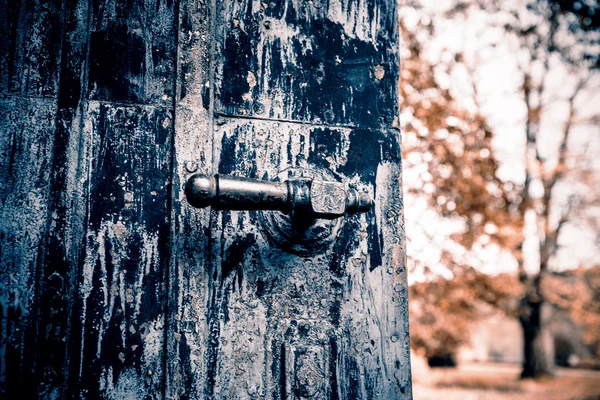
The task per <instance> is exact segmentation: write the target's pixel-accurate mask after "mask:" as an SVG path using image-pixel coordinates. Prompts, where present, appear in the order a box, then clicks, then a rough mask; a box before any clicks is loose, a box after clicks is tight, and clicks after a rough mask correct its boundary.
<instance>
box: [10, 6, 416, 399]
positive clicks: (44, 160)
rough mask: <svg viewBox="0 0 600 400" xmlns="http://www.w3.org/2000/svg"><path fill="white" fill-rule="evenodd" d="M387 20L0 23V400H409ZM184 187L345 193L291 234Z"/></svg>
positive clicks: (21, 13) (306, 14)
mask: <svg viewBox="0 0 600 400" xmlns="http://www.w3.org/2000/svg"><path fill="white" fill-rule="evenodd" d="M397 34H398V32H397V29H396V11H395V2H394V1H390V0H298V1H296V0H288V1H283V0H282V1H270V2H268V1H249V0H224V1H209V0H206V1H205V0H179V1H177V0H0V35H1V37H0V213H1V214H0V246H1V247H0V301H1V307H0V322H1V324H0V398H7V399H13V398H14V399H16V398H19V399H20V398H42V399H44V398H50V399H55V398H86V399H96V398H114V399H122V398H131V399H154V398H156V399H159V398H167V399H211V398H215V399H256V398H260V399H303V398H313V399H375V398H379V399H404V398H411V386H410V363H409V341H408V325H407V287H406V270H405V266H404V254H405V253H404V244H405V242H404V233H403V231H404V225H403V216H402V215H403V207H402V193H401V180H400V172H401V167H400V161H401V154H400V138H399V130H398V109H397V105H398V102H397V89H396V84H397V79H398V71H399V65H398V63H399V61H398V54H397V50H398V43H397V39H398V38H397ZM192 173H204V174H215V173H219V174H225V175H233V176H238V177H247V178H258V179H264V180H271V181H278V180H279V181H281V180H285V179H288V178H298V177H308V178H316V179H322V180H327V181H334V182H341V183H344V184H349V185H350V186H352V187H354V188H356V189H357V190H359V191H364V192H367V193H368V194H369V195H370V196H372V198H373V199H374V200H375V202H374V207H373V209H372V210H371V211H369V212H367V213H364V214H356V215H351V216H346V217H343V218H337V219H333V220H325V219H320V220H317V221H316V222H315V223H314V224H313V225H311V226H309V227H308V228H305V229H303V228H300V227H299V226H297V225H295V224H294V223H293V222H292V220H291V219H290V218H289V217H288V216H286V215H284V214H282V213H280V212H278V211H228V210H223V211H216V210H211V209H195V208H193V207H191V206H190V205H189V204H188V203H187V201H186V200H185V196H184V192H183V185H184V184H185V182H186V180H187V179H188V178H189V176H190V175H192Z"/></svg>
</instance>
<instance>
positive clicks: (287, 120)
mask: <svg viewBox="0 0 600 400" xmlns="http://www.w3.org/2000/svg"><path fill="white" fill-rule="evenodd" d="M214 115H215V117H221V118H234V119H245V120H249V121H265V122H282V123H286V124H294V125H305V126H313V127H319V128H323V127H331V128H341V129H365V130H374V131H377V130H382V129H385V130H392V131H398V132H399V131H400V128H397V127H393V126H382V127H361V126H355V125H336V124H327V123H316V122H304V121H298V120H293V119H282V118H264V117H255V116H249V115H234V114H225V113H222V112H215V113H214Z"/></svg>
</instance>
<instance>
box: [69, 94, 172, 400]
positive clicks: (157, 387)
mask: <svg viewBox="0 0 600 400" xmlns="http://www.w3.org/2000/svg"><path fill="white" fill-rule="evenodd" d="M86 118H87V119H88V121H89V123H88V124H87V125H88V128H87V129H86V130H85V131H84V132H85V134H86V135H90V143H91V144H90V150H91V154H90V155H89V158H88V160H89V162H90V165H89V166H88V168H89V178H88V181H87V182H88V185H89V198H90V203H89V217H88V222H87V233H86V241H85V245H86V251H85V259H84V262H83V267H82V273H81V280H80V282H79V295H80V296H81V298H80V300H79V301H80V304H81V309H80V311H79V313H78V314H79V318H80V319H81V320H82V321H83V324H82V325H81V333H80V337H81V344H80V349H81V350H80V351H81V361H80V363H81V366H80V367H79V368H80V375H79V380H80V381H79V382H80V383H79V385H78V386H79V388H80V391H81V392H80V393H81V395H82V396H83V397H87V398H98V397H106V398H123V397H124V396H134V397H139V396H142V397H143V396H145V395H151V394H153V393H156V392H160V391H161V390H162V384H163V382H162V380H163V357H164V328H165V327H164V325H165V320H164V319H165V309H166V301H165V300H166V287H165V275H166V270H167V266H168V263H169V247H168V245H169V223H168V217H167V216H168V213H169V209H168V206H169V202H168V197H169V196H168V194H169V190H168V189H169V182H170V167H171V142H170V139H171V132H172V127H171V124H172V112H171V110H169V109H164V108H156V107H147V106H115V105H111V104H106V103H98V102H95V101H92V102H90V103H89V105H88V115H87V117H86Z"/></svg>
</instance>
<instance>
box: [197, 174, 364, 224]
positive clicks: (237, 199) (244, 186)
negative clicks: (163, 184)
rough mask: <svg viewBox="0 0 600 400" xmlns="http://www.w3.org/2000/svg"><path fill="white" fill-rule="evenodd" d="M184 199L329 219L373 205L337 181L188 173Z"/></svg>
mask: <svg viewBox="0 0 600 400" xmlns="http://www.w3.org/2000/svg"><path fill="white" fill-rule="evenodd" d="M185 196H186V198H187V200H188V202H189V203H190V204H191V205H192V206H194V207H197V208H204V207H208V206H211V207H212V208H214V209H216V210H279V211H282V212H284V213H286V214H287V213H290V212H292V211H300V212H303V213H308V214H311V215H312V216H313V217H314V218H326V219H333V218H337V217H341V216H342V215H344V214H346V213H348V214H355V213H359V212H366V211H369V210H370V209H371V207H372V206H373V200H371V198H370V197H369V195H368V194H366V193H362V192H359V191H357V190H356V189H352V188H348V189H347V188H346V185H345V184H343V183H339V182H323V181H319V180H314V179H295V180H288V181H285V182H268V181H261V180H257V179H248V178H238V177H235V176H225V175H214V176H206V175H201V174H195V175H192V176H191V177H190V178H189V179H188V181H187V183H186V185H185Z"/></svg>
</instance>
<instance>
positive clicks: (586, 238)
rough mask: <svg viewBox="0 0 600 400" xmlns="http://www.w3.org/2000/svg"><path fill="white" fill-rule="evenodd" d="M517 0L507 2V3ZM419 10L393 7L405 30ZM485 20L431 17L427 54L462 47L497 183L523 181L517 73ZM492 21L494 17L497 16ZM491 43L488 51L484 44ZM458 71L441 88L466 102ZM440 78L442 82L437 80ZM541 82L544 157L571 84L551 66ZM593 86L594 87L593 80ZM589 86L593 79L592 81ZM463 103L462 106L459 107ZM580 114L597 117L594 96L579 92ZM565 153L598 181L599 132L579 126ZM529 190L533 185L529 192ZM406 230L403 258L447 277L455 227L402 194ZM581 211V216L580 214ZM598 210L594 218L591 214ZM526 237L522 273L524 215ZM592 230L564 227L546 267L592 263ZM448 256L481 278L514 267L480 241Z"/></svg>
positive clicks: (532, 241) (567, 189) (506, 46)
mask: <svg viewBox="0 0 600 400" xmlns="http://www.w3.org/2000/svg"><path fill="white" fill-rule="evenodd" d="M516 1H518V0H515V2H516ZM422 3H423V5H424V7H426V9H425V13H427V14H429V15H435V14H438V15H439V14H440V13H441V12H442V11H443V10H444V7H447V4H449V3H450V2H448V1H439V0H436V1H433V0H423V1H422ZM425 13H423V12H420V11H419V12H418V11H415V10H413V9H411V8H408V7H401V8H400V15H401V17H402V18H403V19H404V22H405V23H406V24H407V26H408V27H409V28H410V26H411V24H412V23H414V22H415V21H416V19H417V18H421V17H422V15H423V14H425ZM490 18H494V17H490V16H486V15H485V14H483V13H480V14H477V15H472V17H471V18H468V19H467V20H465V21H463V22H457V21H456V20H454V21H448V20H444V19H439V20H438V19H436V26H437V33H438V36H437V38H436V39H435V40H434V41H433V42H430V43H429V52H428V53H427V54H428V57H429V58H430V59H431V60H432V61H433V62H436V61H437V60H439V57H440V55H442V54H443V52H442V51H441V50H442V49H444V48H447V49H451V50H453V51H456V52H458V51H460V50H463V51H464V52H465V55H466V57H467V60H468V62H470V63H472V65H477V68H476V70H475V71H476V79H477V87H478V92H479V101H480V104H481V105H482V108H483V112H484V114H485V115H486V116H487V118H488V121H489V123H490V124H491V126H492V127H493V128H494V133H495V138H494V146H495V149H494V150H495V152H496V156H497V157H498V159H499V161H500V163H501V168H500V170H499V174H500V177H501V178H502V179H508V180H514V181H522V180H523V178H524V168H523V156H522V155H523V153H524V149H525V137H524V120H525V107H524V104H523V102H522V100H521V97H520V95H519V90H518V85H519V84H520V81H519V76H520V74H519V72H518V69H517V65H518V64H517V62H518V60H517V55H516V52H515V47H514V46H513V44H512V43H510V41H509V40H506V39H505V38H504V37H503V32H502V30H501V29H492V28H490V26H491V20H490ZM495 18H498V17H497V16H496V17H495ZM491 42H495V43H497V44H496V45H495V46H493V47H492V46H490V45H489V43H491ZM462 73H463V74H464V75H461V71H458V72H457V73H456V74H455V75H454V76H451V77H448V79H447V83H448V84H449V85H450V87H452V88H453V89H454V90H455V91H456V93H464V94H466V95H467V97H469V96H468V95H469V94H470V90H471V89H470V87H471V86H470V84H468V79H467V75H466V71H463V72H462ZM442 78H444V77H442ZM550 78H551V79H548V82H549V83H548V93H551V95H552V96H553V97H552V99H553V102H552V103H551V105H550V106H549V108H548V110H547V111H546V112H545V113H544V115H543V117H542V126H541V132H542V134H543V135H542V146H541V147H540V151H541V152H542V155H543V156H545V157H547V158H548V159H549V160H554V159H555V158H556V154H557V152H556V150H557V148H558V143H559V140H560V137H561V136H560V129H561V128H562V127H563V125H564V122H565V120H566V115H567V108H566V104H565V102H564V99H565V97H566V96H568V95H569V93H570V90H572V88H573V87H574V82H575V77H573V76H570V75H569V74H568V73H566V71H565V70H564V69H560V68H555V70H554V72H553V73H552V74H551V75H550ZM596 79H597V80H598V82H597V83H598V85H597V86H596V87H597V88H598V87H600V76H596ZM592 84H595V82H592ZM465 106H467V107H468V106H469V104H468V103H465ZM578 109H579V111H580V113H581V114H582V116H586V115H587V116H589V115H592V114H598V113H599V112H600V91H588V92H587V93H584V94H583V95H582V97H581V100H580V102H579V105H578ZM571 139H572V141H571V143H570V145H571V148H573V149H576V150H577V151H583V150H585V151H586V152H587V156H586V157H585V158H586V159H587V160H588V162H590V163H591V164H592V165H593V166H594V170H595V171H596V172H597V174H596V183H597V184H598V183H600V128H599V127H598V126H597V125H596V126H591V125H586V126H581V127H579V128H576V129H575V130H573V133H572V135H571ZM403 179H404V181H405V182H406V183H407V184H409V185H410V184H412V183H413V182H415V180H416V179H418V173H417V171H411V170H410V169H408V168H405V169H404V176H403ZM576 185H577V183H576V182H568V183H567V184H563V185H562V186H560V187H557V196H556V198H557V199H558V200H559V201H565V200H566V199H567V197H568V194H569V193H572V192H573V190H574V188H575V186H576ZM534 189H535V188H534ZM587 190H588V193H584V194H585V195H586V196H587V197H592V198H595V199H597V198H598V193H599V191H600V189H599V188H598V185H596V186H595V188H594V189H593V190H591V189H589V188H588V189H587ZM405 213H406V231H407V236H408V237H409V246H408V250H407V251H408V255H409V257H410V258H412V259H414V260H418V261H420V262H421V263H423V264H425V265H427V266H428V267H429V268H431V269H433V270H434V272H436V273H439V274H442V275H444V276H446V277H450V276H451V274H450V273H449V272H448V271H447V270H446V269H445V268H444V267H443V265H441V263H440V262H439V257H440V252H441V249H442V248H447V247H448V237H449V235H450V234H451V233H454V232H458V231H460V229H461V224H460V223H458V224H456V223H451V222H444V223H440V222H441V221H440V217H438V216H437V215H436V214H435V213H434V212H433V211H432V210H429V209H428V208H427V204H426V201H425V200H424V199H419V198H415V197H414V196H410V195H407V196H406V199H405ZM587 214H589V213H587ZM599 214H600V213H596V216H597V217H598V215H599ZM527 222H528V232H529V235H528V240H527V242H526V243H525V249H526V264H527V265H528V267H527V268H528V270H530V271H532V272H534V271H535V270H536V269H537V260H538V248H537V238H536V236H535V215H534V214H533V213H532V214H531V215H528V218H527ZM597 240H598V232H596V231H594V230H593V229H591V228H590V227H589V226H583V225H582V224H579V225H576V224H570V225H567V226H565V228H564V230H563V231H562V233H561V236H560V238H559V244H560V246H561V248H560V250H559V252H558V254H557V256H556V257H555V259H554V262H553V265H552V267H553V268H555V269H568V268H575V267H577V266H579V265H587V266H590V265H594V264H595V265H600V252H599V246H600V243H596V241H597ZM451 247H453V250H452V251H453V252H455V254H458V255H459V256H460V257H464V258H465V261H471V264H474V265H479V268H480V269H481V270H483V271H484V272H487V273H499V272H512V271H516V262H515V261H514V260H513V259H512V257H511V256H510V255H508V254H506V253H504V252H502V251H500V249H498V248H497V247H496V246H486V245H485V243H481V245H477V246H476V247H475V251H474V252H473V253H468V252H465V251H464V249H460V248H459V247H458V246H456V245H454V246H451ZM422 279H424V271H423V270H421V269H420V268H417V269H416V270H413V271H411V276H410V280H411V281H415V280H422Z"/></svg>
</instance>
